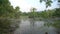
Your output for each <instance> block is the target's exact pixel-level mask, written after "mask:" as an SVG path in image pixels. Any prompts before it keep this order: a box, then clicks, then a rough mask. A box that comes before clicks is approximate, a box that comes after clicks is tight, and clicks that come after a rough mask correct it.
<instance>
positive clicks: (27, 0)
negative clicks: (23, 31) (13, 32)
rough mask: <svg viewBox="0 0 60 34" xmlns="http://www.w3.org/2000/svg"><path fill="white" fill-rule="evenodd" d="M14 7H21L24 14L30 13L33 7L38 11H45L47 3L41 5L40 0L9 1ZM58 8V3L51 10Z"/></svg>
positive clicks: (55, 2) (54, 3)
mask: <svg viewBox="0 0 60 34" xmlns="http://www.w3.org/2000/svg"><path fill="white" fill-rule="evenodd" d="M9 1H10V2H11V5H13V7H16V6H19V7H20V10H21V11H22V12H28V11H30V9H31V8H32V7H35V8H36V9H37V10H38V11H41V10H45V9H46V8H45V3H44V2H43V3H40V2H39V0H9ZM56 7H57V1H54V2H53V3H52V6H51V7H49V9H53V8H56Z"/></svg>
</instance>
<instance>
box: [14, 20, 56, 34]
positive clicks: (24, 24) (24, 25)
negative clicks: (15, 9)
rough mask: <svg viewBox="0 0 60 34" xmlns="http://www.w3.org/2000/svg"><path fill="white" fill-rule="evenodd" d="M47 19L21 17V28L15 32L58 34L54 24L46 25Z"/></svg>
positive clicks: (24, 33)
mask: <svg viewBox="0 0 60 34" xmlns="http://www.w3.org/2000/svg"><path fill="white" fill-rule="evenodd" d="M44 23H46V21H42V20H34V19H21V22H20V24H19V28H17V29H16V30H15V31H14V34H45V33H46V32H48V34H57V33H56V29H55V28H54V27H52V26H50V27H47V26H44Z"/></svg>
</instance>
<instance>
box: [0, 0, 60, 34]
mask: <svg viewBox="0 0 60 34" xmlns="http://www.w3.org/2000/svg"><path fill="white" fill-rule="evenodd" d="M41 2H42V1H41ZM58 2H60V1H59V0H58ZM51 3H52V1H50V0H49V1H46V8H47V7H48V6H51ZM19 9H20V8H19V7H18V6H17V7H15V9H14V8H13V6H12V5H11V4H10V2H9V0H0V34H8V33H9V31H10V32H11V30H9V29H10V28H11V26H10V25H11V22H10V21H9V20H8V18H13V19H18V18H20V16H28V17H29V18H47V19H48V18H60V7H59V8H55V9H52V10H44V11H36V8H32V9H31V12H28V13H25V12H24V13H22V12H21V11H20V10H19ZM56 24H57V25H60V24H59V22H58V23H57V22H56V23H55V24H54V25H53V26H56ZM59 27H60V26H59ZM7 32H8V33H7Z"/></svg>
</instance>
